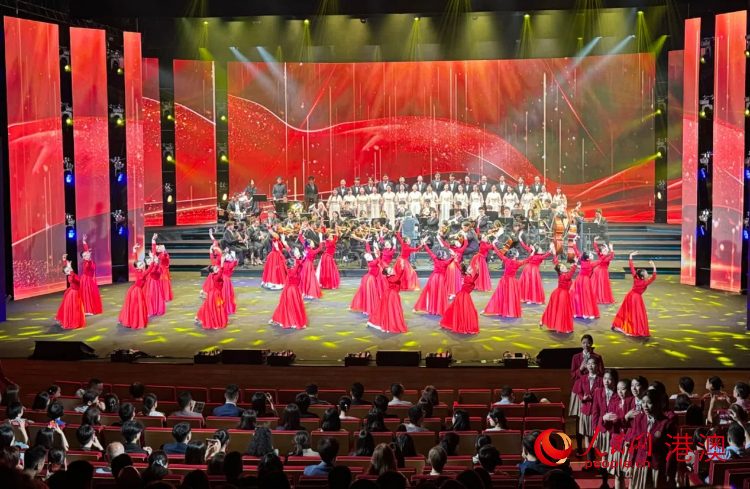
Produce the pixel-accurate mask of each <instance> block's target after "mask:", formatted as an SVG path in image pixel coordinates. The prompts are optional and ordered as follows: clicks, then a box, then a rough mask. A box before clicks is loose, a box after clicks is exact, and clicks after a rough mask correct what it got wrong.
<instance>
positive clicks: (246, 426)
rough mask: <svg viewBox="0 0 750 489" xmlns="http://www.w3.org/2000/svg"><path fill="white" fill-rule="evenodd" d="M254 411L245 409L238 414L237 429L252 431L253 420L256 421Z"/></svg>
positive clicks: (253, 427)
mask: <svg viewBox="0 0 750 489" xmlns="http://www.w3.org/2000/svg"><path fill="white" fill-rule="evenodd" d="M257 419H258V418H257V416H256V414H255V411H254V410H252V409H246V410H245V411H243V412H242V415H241V416H240V422H239V424H238V425H237V429H238V430H245V431H252V430H254V429H255V422H256V421H257Z"/></svg>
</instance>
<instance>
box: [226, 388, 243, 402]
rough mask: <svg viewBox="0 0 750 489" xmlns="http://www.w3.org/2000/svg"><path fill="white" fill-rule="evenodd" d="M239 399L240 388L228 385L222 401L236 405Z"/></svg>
mask: <svg viewBox="0 0 750 489" xmlns="http://www.w3.org/2000/svg"><path fill="white" fill-rule="evenodd" d="M239 398H240V388H239V387H237V386H236V385H235V384H229V385H228V386H227V389H226V391H225V392H224V399H225V400H226V402H231V403H234V404H237V401H238V400H239Z"/></svg>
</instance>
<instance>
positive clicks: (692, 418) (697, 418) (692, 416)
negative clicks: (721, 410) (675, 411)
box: [685, 405, 705, 426]
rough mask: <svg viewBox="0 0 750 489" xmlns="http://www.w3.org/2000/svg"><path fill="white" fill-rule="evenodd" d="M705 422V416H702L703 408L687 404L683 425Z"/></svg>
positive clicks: (699, 424) (700, 424)
mask: <svg viewBox="0 0 750 489" xmlns="http://www.w3.org/2000/svg"><path fill="white" fill-rule="evenodd" d="M704 424H705V417H704V416H703V409H701V408H700V406H693V405H691V406H688V408H687V410H686V411H685V425H687V426H702V425H704Z"/></svg>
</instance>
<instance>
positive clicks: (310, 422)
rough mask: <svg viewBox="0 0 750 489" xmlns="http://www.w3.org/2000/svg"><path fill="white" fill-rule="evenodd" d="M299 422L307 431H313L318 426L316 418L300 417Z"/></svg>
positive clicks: (318, 422) (318, 420) (318, 421)
mask: <svg viewBox="0 0 750 489" xmlns="http://www.w3.org/2000/svg"><path fill="white" fill-rule="evenodd" d="M300 424H301V425H302V427H303V428H304V429H306V430H307V431H315V430H317V429H319V428H320V419H318V418H302V419H300Z"/></svg>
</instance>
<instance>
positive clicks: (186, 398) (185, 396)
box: [177, 392, 193, 411]
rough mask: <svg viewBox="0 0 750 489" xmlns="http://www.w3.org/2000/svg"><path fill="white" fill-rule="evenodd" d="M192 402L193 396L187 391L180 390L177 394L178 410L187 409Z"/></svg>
mask: <svg viewBox="0 0 750 489" xmlns="http://www.w3.org/2000/svg"><path fill="white" fill-rule="evenodd" d="M192 402H193V396H191V395H190V393H189V392H181V393H180V395H179V396H177V405H178V406H180V411H189V410H190V403H192Z"/></svg>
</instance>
